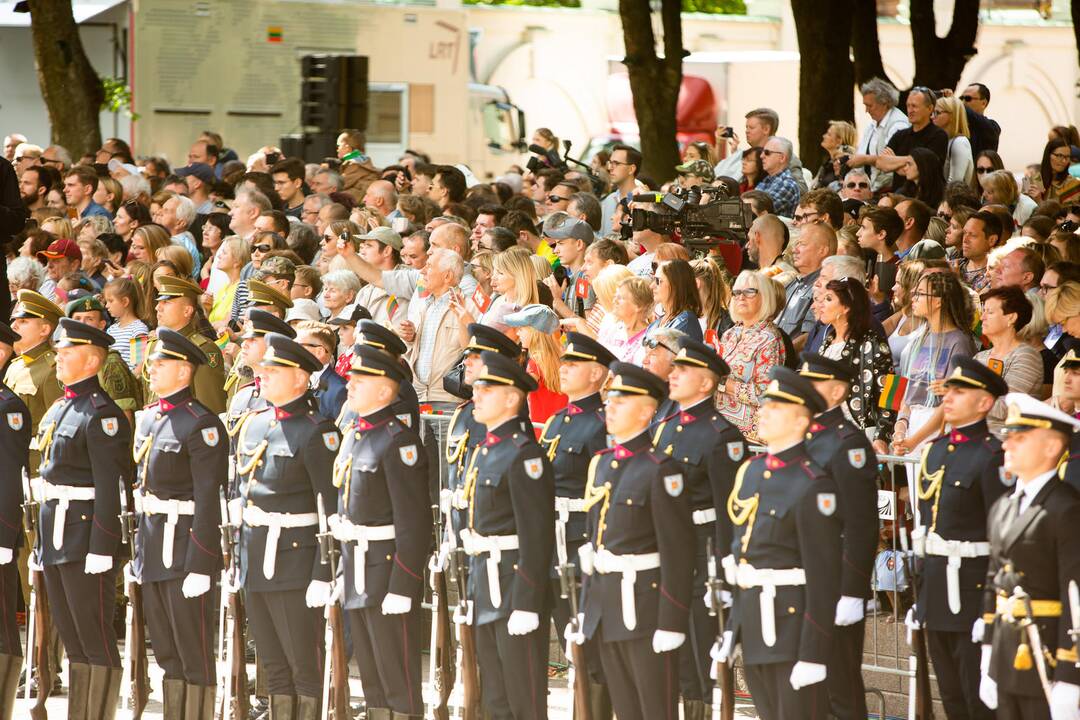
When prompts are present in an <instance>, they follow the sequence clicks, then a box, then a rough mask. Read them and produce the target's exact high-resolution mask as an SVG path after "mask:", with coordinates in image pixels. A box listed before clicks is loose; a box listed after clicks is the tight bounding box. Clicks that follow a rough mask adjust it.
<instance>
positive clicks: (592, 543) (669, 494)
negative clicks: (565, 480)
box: [579, 362, 694, 720]
mask: <svg viewBox="0 0 1080 720" xmlns="http://www.w3.org/2000/svg"><path fill="white" fill-rule="evenodd" d="M610 370H611V373H612V375H614V378H613V380H612V382H611V385H610V386H609V387H608V396H607V402H606V409H605V415H604V420H605V424H606V426H607V431H608V433H609V434H610V435H611V439H612V442H614V443H615V444H614V447H612V448H610V449H606V450H603V451H601V452H600V453H598V454H596V455H594V456H593V459H592V462H591V463H590V465H589V476H588V484H587V486H586V494H585V497H586V508H587V512H588V532H589V542H588V543H586V544H585V545H583V546H582V548H581V551H580V552H579V556H580V558H581V568H582V571H583V572H584V573H586V575H587V577H586V578H585V583H584V586H583V588H582V608H584V610H583V612H584V614H585V624H584V628H583V635H584V637H585V638H586V639H592V640H595V641H598V642H599V651H600V661H601V664H602V665H603V668H604V677H605V678H606V680H607V684H608V690H609V691H610V693H611V700H612V704H613V705H614V708H615V716H616V717H618V718H619V720H644V719H645V718H650V719H651V718H675V717H678V707H677V706H678V700H679V654H678V652H676V651H678V649H679V648H680V647H681V646H682V645H683V643H685V642H686V633H687V629H688V625H689V614H690V593H691V583H692V578H693V572H694V553H693V552H692V551H690V548H693V546H694V525H693V522H692V521H691V519H690V503H689V499H688V497H687V493H685V492H684V488H685V485H686V483H685V480H684V476H683V473H682V470H681V469H680V468H679V466H678V464H677V463H676V462H675V461H673V460H671V459H670V458H668V457H667V456H666V455H662V454H659V453H656V452H654V451H653V449H652V444H651V442H650V437H649V432H648V428H649V425H650V423H651V422H652V420H653V418H654V417H655V416H656V407H657V405H658V404H659V403H660V401H661V400H662V399H663V398H665V397H666V396H667V387H666V383H665V382H664V381H663V380H661V379H660V378H659V377H657V376H656V375H654V374H652V373H650V372H648V371H647V370H644V369H642V368H640V367H637V366H636V365H630V364H628V363H621V362H616V363H612V364H611V366H610Z"/></svg>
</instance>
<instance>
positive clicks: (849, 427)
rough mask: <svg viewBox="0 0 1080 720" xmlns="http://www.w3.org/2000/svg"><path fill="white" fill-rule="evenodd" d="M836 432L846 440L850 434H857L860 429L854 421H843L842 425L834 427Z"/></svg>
mask: <svg viewBox="0 0 1080 720" xmlns="http://www.w3.org/2000/svg"><path fill="white" fill-rule="evenodd" d="M836 432H837V433H838V434H839V435H840V438H841V439H843V440H847V439H848V438H849V437H851V436H852V435H858V434H859V433H860V432H862V431H861V430H859V428H858V427H856V425H855V424H854V423H844V424H843V425H842V426H840V427H838V428H837V429H836Z"/></svg>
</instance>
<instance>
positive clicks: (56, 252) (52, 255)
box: [38, 238, 82, 260]
mask: <svg viewBox="0 0 1080 720" xmlns="http://www.w3.org/2000/svg"><path fill="white" fill-rule="evenodd" d="M38 257H39V258H41V257H43V258H45V259H46V260H59V259H60V258H71V259H73V260H82V250H80V249H79V244H78V243H77V242H75V241H74V240H71V239H69V238H60V239H59V240H53V241H52V242H51V243H49V247H47V248H45V249H44V250H42V251H40V252H39V253H38Z"/></svg>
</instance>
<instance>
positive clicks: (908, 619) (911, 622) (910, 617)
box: [904, 605, 922, 645]
mask: <svg viewBox="0 0 1080 720" xmlns="http://www.w3.org/2000/svg"><path fill="white" fill-rule="evenodd" d="M904 626H905V627H907V644H908V645H910V644H911V633H913V632H915V631H916V630H922V623H921V622H919V621H918V620H916V619H915V606H914V605H912V606H911V607H910V608H908V611H907V615H905V616H904Z"/></svg>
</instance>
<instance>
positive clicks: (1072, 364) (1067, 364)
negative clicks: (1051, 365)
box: [1061, 348, 1080, 369]
mask: <svg viewBox="0 0 1080 720" xmlns="http://www.w3.org/2000/svg"><path fill="white" fill-rule="evenodd" d="M1061 366H1062V367H1063V368H1066V369H1072V368H1080V355H1077V354H1076V350H1074V349H1072V348H1070V349H1069V352H1068V353H1066V355H1065V357H1063V358H1061Z"/></svg>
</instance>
